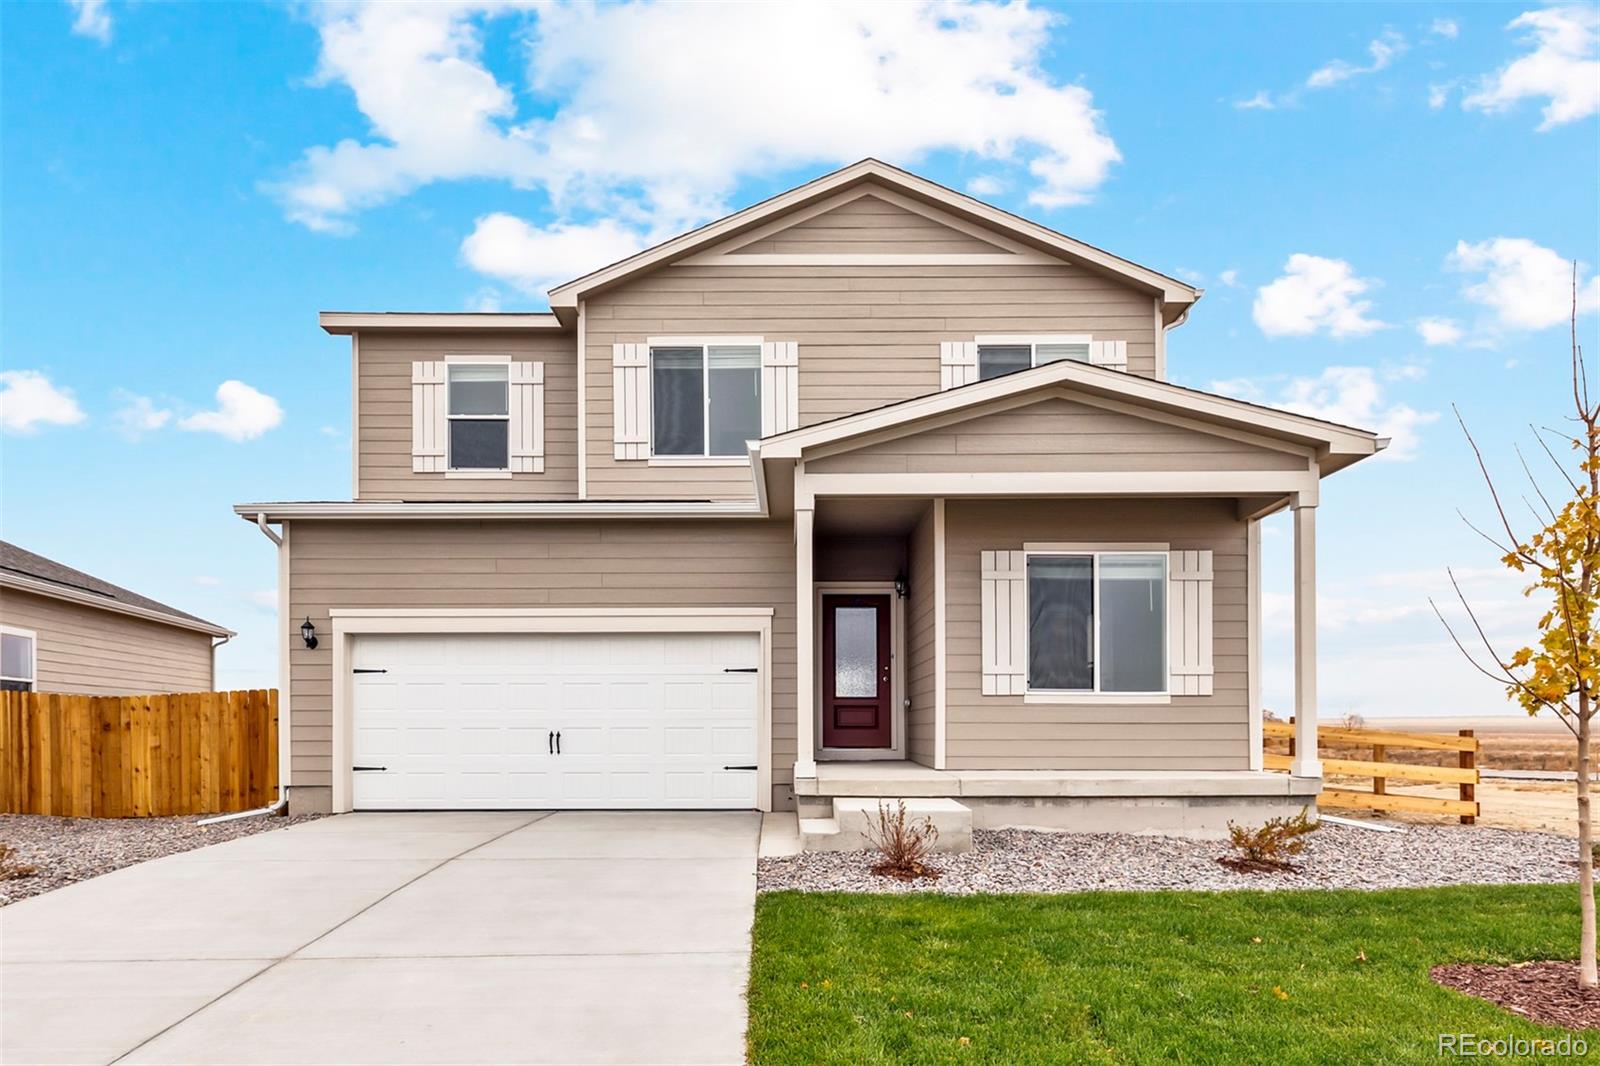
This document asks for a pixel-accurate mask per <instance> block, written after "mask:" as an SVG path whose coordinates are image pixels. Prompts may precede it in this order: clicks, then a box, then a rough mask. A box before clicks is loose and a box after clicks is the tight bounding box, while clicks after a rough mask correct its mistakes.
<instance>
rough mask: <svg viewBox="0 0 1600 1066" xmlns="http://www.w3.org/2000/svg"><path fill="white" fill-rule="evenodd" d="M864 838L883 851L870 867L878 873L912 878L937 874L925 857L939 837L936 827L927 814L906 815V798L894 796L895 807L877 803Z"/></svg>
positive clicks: (902, 878) (937, 871)
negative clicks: (913, 819)
mask: <svg viewBox="0 0 1600 1066" xmlns="http://www.w3.org/2000/svg"><path fill="white" fill-rule="evenodd" d="M866 837H867V842H868V843H869V844H871V845H872V846H873V847H875V848H877V849H878V851H880V852H882V853H883V861H882V862H879V863H878V864H876V865H875V866H873V868H872V872H873V873H875V874H878V875H879V876H881V877H898V878H900V879H901V880H902V881H914V880H916V879H917V878H919V877H938V876H939V870H938V869H936V868H935V867H932V866H929V865H928V863H927V858H928V856H929V854H931V853H932V851H933V846H934V844H935V843H936V842H937V841H938V839H939V830H938V829H936V828H935V827H934V824H933V822H932V821H930V820H929V819H927V818H924V819H923V820H922V823H921V824H920V825H919V824H915V823H911V822H909V821H908V820H907V818H906V801H905V800H896V801H895V809H894V810H893V811H891V810H889V808H888V807H887V806H885V805H884V804H883V803H879V804H878V817H877V820H876V821H872V820H870V819H869V820H868V822H867V828H866Z"/></svg>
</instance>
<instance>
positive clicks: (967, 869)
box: [757, 825, 1577, 895]
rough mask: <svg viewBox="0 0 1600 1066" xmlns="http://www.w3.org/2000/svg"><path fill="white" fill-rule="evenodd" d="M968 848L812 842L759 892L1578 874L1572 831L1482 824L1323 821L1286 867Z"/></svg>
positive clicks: (1068, 844) (1152, 847)
mask: <svg viewBox="0 0 1600 1066" xmlns="http://www.w3.org/2000/svg"><path fill="white" fill-rule="evenodd" d="M972 841H973V847H972V850H971V851H969V852H966V853H965V854H961V855H935V856H933V858H932V862H933V865H934V866H936V867H938V868H939V869H940V870H941V871H942V874H941V876H939V877H938V878H937V879H927V878H924V879H920V880H917V881H911V882H906V881H899V880H896V879H894V878H892V877H879V876H876V875H874V874H873V873H872V872H871V866H872V865H873V863H874V862H876V861H877V860H878V856H877V853H875V852H871V853H869V852H808V853H806V854H802V855H795V856H788V857H784V858H768V859H762V860H760V863H759V865H758V870H757V884H758V887H759V888H760V890H761V891H764V892H773V891H778V890H781V889H798V890H800V891H804V892H930V891H931V892H944V893H951V894H954V895H970V894H972V893H978V892H1089V891H1119V890H1150V889H1195V890H1207V891H1211V890H1220V889H1236V888H1253V889H1263V888H1362V889H1381V888H1424V887H1434V886H1441V885H1463V884H1553V883H1558V882H1564V881H1576V880H1577V869H1576V864H1575V856H1576V853H1577V844H1576V843H1575V842H1574V841H1573V840H1571V839H1570V838H1567V837H1559V836H1549V835H1545V834H1542V833H1520V832H1509V831H1506V830H1500V829H1488V828H1485V827H1483V826H1408V827H1407V828H1406V830H1405V832H1403V833H1380V832H1374V831H1372V830H1367V829H1354V828H1349V827H1346V826H1337V825H1327V826H1324V827H1323V828H1321V829H1319V830H1317V831H1316V832H1315V833H1313V834H1311V836H1310V837H1309V838H1307V841H1306V849H1305V851H1304V852H1302V853H1301V854H1300V856H1299V857H1298V858H1296V859H1295V867H1296V869H1295V870H1294V871H1293V872H1284V873H1238V872H1235V871H1233V870H1231V869H1229V868H1227V867H1225V866H1223V865H1222V864H1221V863H1219V862H1218V861H1217V860H1218V859H1220V858H1223V857H1225V856H1227V855H1229V854H1230V851H1229V848H1228V845H1227V843H1226V842H1225V841H1219V840H1184V839H1180V838H1177V837H1159V836H1131V835H1128V834H1123V833H1048V832H1036V831H1029V830H1022V829H1001V830H981V829H980V830H976V831H974V832H973V834H972Z"/></svg>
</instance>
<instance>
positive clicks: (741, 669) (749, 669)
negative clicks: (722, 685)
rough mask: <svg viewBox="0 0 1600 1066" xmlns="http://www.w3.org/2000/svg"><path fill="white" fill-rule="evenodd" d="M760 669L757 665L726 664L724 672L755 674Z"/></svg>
mask: <svg viewBox="0 0 1600 1066" xmlns="http://www.w3.org/2000/svg"><path fill="white" fill-rule="evenodd" d="M759 669H760V667H757V666H724V667H723V668H722V672H723V673H725V674H753V673H755V672H756V671H758V670H759Z"/></svg>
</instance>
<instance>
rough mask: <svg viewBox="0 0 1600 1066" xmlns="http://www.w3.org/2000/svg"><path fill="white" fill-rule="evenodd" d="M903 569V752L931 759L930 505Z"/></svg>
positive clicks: (933, 682) (921, 760) (914, 758)
mask: <svg viewBox="0 0 1600 1066" xmlns="http://www.w3.org/2000/svg"><path fill="white" fill-rule="evenodd" d="M909 547H910V551H909V554H910V565H909V566H908V568H907V571H906V579H907V586H908V587H907V595H906V695H907V697H908V698H909V699H910V700H911V706H910V708H909V709H907V711H906V755H907V757H909V758H910V759H911V760H912V761H913V762H919V763H921V764H923V765H924V766H932V765H933V762H934V756H933V742H934V699H935V697H934V689H935V687H936V681H937V675H936V674H935V672H934V654H933V645H934V639H935V637H934V618H935V615H934V599H933V597H934V554H933V549H934V545H933V508H932V506H930V507H929V508H928V510H927V512H926V513H925V514H924V515H923V516H922V518H921V520H920V521H918V522H917V527H916V529H914V530H912V532H911V537H910V543H909Z"/></svg>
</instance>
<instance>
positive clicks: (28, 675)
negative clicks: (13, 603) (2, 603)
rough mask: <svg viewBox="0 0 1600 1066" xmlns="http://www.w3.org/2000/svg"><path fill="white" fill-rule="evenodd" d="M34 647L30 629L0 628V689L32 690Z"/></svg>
mask: <svg viewBox="0 0 1600 1066" xmlns="http://www.w3.org/2000/svg"><path fill="white" fill-rule="evenodd" d="M34 648H35V637H34V633H33V631H32V630H29V629H12V628H10V627H5V628H0V691H3V692H32V691H33V683H34V668H35V662H36V659H35V655H34Z"/></svg>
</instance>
